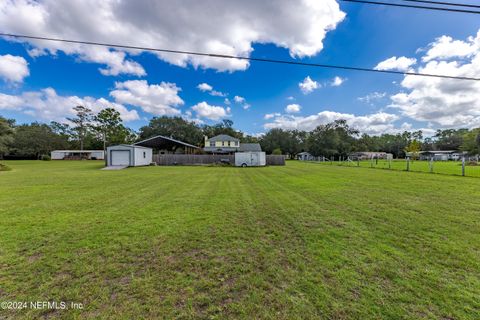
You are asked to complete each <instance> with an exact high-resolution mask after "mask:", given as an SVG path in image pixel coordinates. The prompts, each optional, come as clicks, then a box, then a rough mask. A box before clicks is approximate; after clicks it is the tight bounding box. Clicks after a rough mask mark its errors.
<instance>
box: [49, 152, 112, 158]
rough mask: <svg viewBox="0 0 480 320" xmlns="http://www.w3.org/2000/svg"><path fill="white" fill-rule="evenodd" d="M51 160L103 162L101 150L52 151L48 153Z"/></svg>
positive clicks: (103, 153) (103, 155)
mask: <svg viewBox="0 0 480 320" xmlns="http://www.w3.org/2000/svg"><path fill="white" fill-rule="evenodd" d="M50 158H51V159H52V160H103V159H105V152H104V151H103V150H54V151H52V152H51V153H50Z"/></svg>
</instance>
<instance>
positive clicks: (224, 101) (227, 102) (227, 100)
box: [223, 98, 232, 106]
mask: <svg viewBox="0 0 480 320" xmlns="http://www.w3.org/2000/svg"><path fill="white" fill-rule="evenodd" d="M223 103H225V104H226V105H227V106H229V105H231V104H232V103H231V102H230V99H228V98H225V100H223Z"/></svg>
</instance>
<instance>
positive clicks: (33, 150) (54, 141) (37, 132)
mask: <svg viewBox="0 0 480 320" xmlns="http://www.w3.org/2000/svg"><path fill="white" fill-rule="evenodd" d="M12 145H13V147H12V152H13V153H14V154H16V155H19V156H33V157H35V158H37V159H39V158H40V157H41V156H42V155H48V154H49V153H50V152H51V151H52V150H55V149H65V148H66V147H68V141H66V140H65V139H64V138H63V137H62V136H60V135H58V134H56V133H55V132H53V130H52V128H51V127H50V126H48V125H47V124H43V123H38V122H33V123H31V124H23V125H20V126H17V127H16V128H15V134H14V139H13V143H12Z"/></svg>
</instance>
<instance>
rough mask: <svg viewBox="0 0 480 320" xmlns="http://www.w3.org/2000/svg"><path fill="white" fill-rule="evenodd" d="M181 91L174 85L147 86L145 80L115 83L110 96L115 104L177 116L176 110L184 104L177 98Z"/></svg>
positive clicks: (165, 83) (161, 114) (163, 83)
mask: <svg viewBox="0 0 480 320" xmlns="http://www.w3.org/2000/svg"><path fill="white" fill-rule="evenodd" d="M180 90H181V89H180V88H178V87H177V86H176V85H175V84H174V83H168V82H161V83H160V84H148V83H147V81H146V80H130V81H125V82H116V83H115V90H113V91H111V92H110V95H111V96H112V97H113V98H114V99H115V101H116V102H117V103H122V104H129V105H132V106H136V107H140V108H142V109H143V111H145V112H148V113H151V114H154V115H157V116H163V115H177V114H180V110H179V109H178V108H177V107H178V106H181V105H183V104H184V102H183V100H182V98H180V97H179V96H178V92H179V91H180Z"/></svg>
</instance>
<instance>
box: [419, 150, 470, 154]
mask: <svg viewBox="0 0 480 320" xmlns="http://www.w3.org/2000/svg"><path fill="white" fill-rule="evenodd" d="M420 153H438V154H448V153H460V151H458V150H431V151H420Z"/></svg>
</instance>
